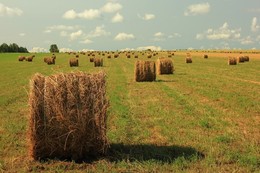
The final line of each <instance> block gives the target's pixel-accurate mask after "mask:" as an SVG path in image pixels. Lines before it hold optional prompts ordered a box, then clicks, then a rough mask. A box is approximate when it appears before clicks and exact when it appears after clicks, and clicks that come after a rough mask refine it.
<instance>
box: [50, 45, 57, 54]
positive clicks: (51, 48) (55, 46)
mask: <svg viewBox="0 0 260 173" xmlns="http://www.w3.org/2000/svg"><path fill="white" fill-rule="evenodd" d="M50 52H51V53H59V49H58V46H57V45H56V44H52V45H51V47H50Z"/></svg>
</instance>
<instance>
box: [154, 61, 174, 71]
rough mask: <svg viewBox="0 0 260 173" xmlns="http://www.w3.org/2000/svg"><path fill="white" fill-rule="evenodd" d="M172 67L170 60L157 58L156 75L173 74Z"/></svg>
mask: <svg viewBox="0 0 260 173" xmlns="http://www.w3.org/2000/svg"><path fill="white" fill-rule="evenodd" d="M173 72H174V67H173V62H172V60H171V59H166V58H159V59H157V61H156V73H157V74H158V75H160V74H173Z"/></svg>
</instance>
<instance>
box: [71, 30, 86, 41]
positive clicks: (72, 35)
mask: <svg viewBox="0 0 260 173" xmlns="http://www.w3.org/2000/svg"><path fill="white" fill-rule="evenodd" d="M82 35H83V32H82V30H78V31H77V32H73V33H71V34H70V40H76V39H78V38H79V37H81V36H82Z"/></svg>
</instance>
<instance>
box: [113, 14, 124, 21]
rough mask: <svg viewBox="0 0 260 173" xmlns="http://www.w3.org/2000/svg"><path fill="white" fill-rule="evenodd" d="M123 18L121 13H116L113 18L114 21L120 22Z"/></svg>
mask: <svg viewBox="0 0 260 173" xmlns="http://www.w3.org/2000/svg"><path fill="white" fill-rule="evenodd" d="M123 20H124V17H123V16H122V15H121V14H119V13H116V15H115V16H114V17H113V18H112V22H113V23H119V22H122V21H123Z"/></svg>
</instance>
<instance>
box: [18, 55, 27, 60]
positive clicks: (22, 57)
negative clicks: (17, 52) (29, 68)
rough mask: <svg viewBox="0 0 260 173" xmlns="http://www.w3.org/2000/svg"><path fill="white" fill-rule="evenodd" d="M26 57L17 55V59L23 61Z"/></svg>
mask: <svg viewBox="0 0 260 173" xmlns="http://www.w3.org/2000/svg"><path fill="white" fill-rule="evenodd" d="M25 59H26V58H25V56H19V57H18V61H24V60H25Z"/></svg>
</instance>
